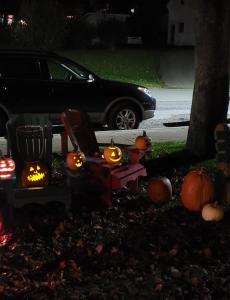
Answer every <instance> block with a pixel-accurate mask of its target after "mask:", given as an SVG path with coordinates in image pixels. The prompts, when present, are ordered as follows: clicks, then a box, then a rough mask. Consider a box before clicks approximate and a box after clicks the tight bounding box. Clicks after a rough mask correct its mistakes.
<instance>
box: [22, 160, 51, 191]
mask: <svg viewBox="0 0 230 300" xmlns="http://www.w3.org/2000/svg"><path fill="white" fill-rule="evenodd" d="M48 183H49V176H48V170H47V167H46V166H45V165H44V164H43V163H41V162H39V161H34V162H27V163H26V165H25V167H24V168H23V170H22V176H21V186H22V187H36V186H46V185H47V184H48Z"/></svg>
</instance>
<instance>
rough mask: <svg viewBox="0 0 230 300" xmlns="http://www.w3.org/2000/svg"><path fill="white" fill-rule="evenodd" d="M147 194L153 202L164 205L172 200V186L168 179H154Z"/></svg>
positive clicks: (150, 181) (150, 182) (149, 184)
mask: <svg viewBox="0 0 230 300" xmlns="http://www.w3.org/2000/svg"><path fill="white" fill-rule="evenodd" d="M147 193H148V196H149V198H150V199H151V201H152V202H154V203H156V204H162V203H164V202H167V201H169V200H171V199H172V185H171V182H170V180H169V179H168V178H167V177H153V178H151V179H150V180H149V182H148V187H147Z"/></svg>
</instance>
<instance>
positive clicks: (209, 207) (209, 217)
mask: <svg viewBox="0 0 230 300" xmlns="http://www.w3.org/2000/svg"><path fill="white" fill-rule="evenodd" d="M202 218H203V219H204V220H205V221H213V222H219V221H220V220H222V219H223V218H224V210H223V208H221V207H220V206H219V205H218V204H216V203H208V204H205V206H204V207H203V209H202Z"/></svg>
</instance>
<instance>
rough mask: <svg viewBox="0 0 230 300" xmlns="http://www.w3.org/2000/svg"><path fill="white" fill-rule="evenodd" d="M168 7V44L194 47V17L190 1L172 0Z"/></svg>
mask: <svg viewBox="0 0 230 300" xmlns="http://www.w3.org/2000/svg"><path fill="white" fill-rule="evenodd" d="M167 7H168V38H167V44H168V45H170V46H194V41H195V39H194V29H193V15H192V8H191V7H190V6H189V0H170V1H169V3H168V6H167Z"/></svg>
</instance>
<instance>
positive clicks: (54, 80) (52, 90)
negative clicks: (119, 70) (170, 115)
mask: <svg viewBox="0 0 230 300" xmlns="http://www.w3.org/2000/svg"><path fill="white" fill-rule="evenodd" d="M66 108H75V109H79V110H83V111H85V112H87V113H88V114H89V116H90V119H91V121H92V123H94V124H100V125H106V124H107V125H108V128H109V129H132V128H138V126H139V123H140V122H141V121H142V120H144V119H148V118H151V117H153V116H154V110H155V108H156V100H155V99H154V98H153V97H152V96H151V94H150V92H149V90H148V89H147V88H145V87H142V86H138V85H134V84H130V83H124V82H118V81H112V80H106V79H102V78H100V77H98V76H97V75H96V74H94V73H93V72H91V71H89V70H87V69H86V68H84V67H83V66H81V65H79V64H77V63H76V62H74V61H72V60H69V59H67V58H64V57H62V56H59V55H58V54H55V53H50V52H45V51H30V50H9V49H8V50H0V132H1V134H3V133H4V130H5V123H6V121H7V120H8V119H9V118H10V117H11V116H12V115H13V114H20V113H39V114H43V113H44V114H49V115H50V119H51V121H52V123H53V124H60V113H61V112H62V111H64V110H65V109H66Z"/></svg>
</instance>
